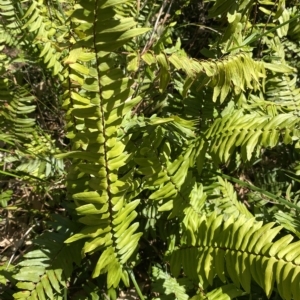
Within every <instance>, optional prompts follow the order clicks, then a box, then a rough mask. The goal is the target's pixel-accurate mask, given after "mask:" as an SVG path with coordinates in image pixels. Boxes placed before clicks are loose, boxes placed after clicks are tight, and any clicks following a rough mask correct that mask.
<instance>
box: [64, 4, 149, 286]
mask: <svg viewBox="0 0 300 300" xmlns="http://www.w3.org/2000/svg"><path fill="white" fill-rule="evenodd" d="M125 3H130V1H127V0H119V1H85V0H84V1H79V3H78V4H77V5H76V9H75V10H74V11H73V12H72V14H71V16H70V19H71V22H72V24H74V25H75V24H77V25H75V26H77V27H75V28H74V30H75V32H76V34H78V35H79V36H80V37H81V38H80V41H78V42H76V43H75V44H74V45H73V47H72V49H71V51H70V53H69V56H68V57H66V59H65V61H64V64H65V66H66V67H65V71H64V77H65V78H66V80H65V82H64V84H65V86H66V87H68V88H67V89H66V91H65V94H64V100H65V103H64V107H65V108H66V109H67V110H68V112H67V118H68V120H69V121H70V123H69V125H68V127H69V128H68V130H69V133H68V137H69V138H70V139H71V140H72V142H73V150H74V151H72V152H69V153H67V154H66V155H64V156H65V157H70V158H73V159H74V161H73V169H72V170H71V172H70V173H69V183H68V186H69V187H70V189H69V193H70V194H72V197H73V199H74V201H75V203H76V204H77V209H76V211H77V213H78V214H79V215H81V218H80V219H79V221H80V222H81V223H82V224H84V227H83V229H82V230H81V232H79V233H77V234H75V235H74V236H72V237H71V238H69V239H68V240H66V243H71V242H74V241H76V240H79V239H87V241H86V243H85V246H84V247H83V253H94V252H97V251H101V255H100V258H99V260H98V262H97V264H96V266H95V269H94V272H93V277H97V276H99V275H100V274H102V273H107V286H108V287H111V286H113V287H117V286H118V284H119V282H120V280H121V279H122V280H123V282H124V283H125V285H128V284H129V277H128V273H127V271H126V269H125V268H124V265H125V264H126V262H127V261H128V260H129V258H130V257H131V255H132V254H133V253H134V251H135V250H136V248H137V245H138V241H139V238H140V237H141V235H142V233H136V230H137V228H138V223H137V222H136V223H133V221H134V219H135V217H136V215H137V212H136V211H135V208H136V206H137V205H138V204H139V200H134V201H130V200H131V198H130V196H129V194H130V192H131V191H132V189H133V188H134V187H135V186H134V184H133V182H134V181H132V172H128V173H125V174H119V169H120V168H121V167H124V166H125V165H126V164H127V163H128V162H129V161H130V159H131V156H130V155H129V154H127V153H126V152H125V147H126V144H127V143H128V141H129V137H124V138H121V139H119V134H118V131H119V129H120V127H121V124H122V119H123V117H125V115H126V114H127V113H128V112H129V111H130V109H131V108H132V107H133V106H134V105H136V104H137V103H139V101H140V100H141V98H140V97H137V98H134V97H133V94H134V90H133V88H132V86H133V84H134V80H133V79H130V78H127V77H125V76H124V74H123V70H122V69H121V68H120V67H119V66H118V65H116V61H115V57H116V55H114V54H113V53H109V52H108V51H113V50H116V49H117V48H119V47H121V46H123V45H124V44H125V43H126V42H127V41H129V40H132V39H133V38H134V37H136V36H138V35H140V34H142V33H144V32H146V31H148V29H145V28H135V25H136V22H135V21H134V19H133V18H124V17H122V16H120V15H119V14H117V13H116V9H122V4H125ZM78 24H79V25H78Z"/></svg>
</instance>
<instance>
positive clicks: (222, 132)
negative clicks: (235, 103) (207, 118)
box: [206, 110, 299, 162]
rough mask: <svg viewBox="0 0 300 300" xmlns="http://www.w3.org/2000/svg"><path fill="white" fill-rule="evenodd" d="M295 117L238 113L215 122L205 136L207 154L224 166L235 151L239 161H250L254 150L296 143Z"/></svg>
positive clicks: (297, 135)
mask: <svg viewBox="0 0 300 300" xmlns="http://www.w3.org/2000/svg"><path fill="white" fill-rule="evenodd" d="M297 123H298V117H297V116H295V115H294V114H280V115H277V116H274V117H270V116H259V115H256V114H248V115H244V114H243V112H242V111H241V110H237V111H235V112H234V113H233V114H232V115H230V116H229V115H227V116H225V117H223V118H219V119H216V120H215V122H214V124H213V125H212V126H211V127H210V129H209V130H208V131H207V133H206V137H207V139H211V145H210V153H211V154H212V155H213V158H214V159H215V160H216V161H218V162H226V161H227V160H228V159H229V158H230V156H231V154H232V153H233V151H234V149H235V148H236V147H241V155H242V158H243V159H244V160H245V161H246V160H250V159H251V157H252V156H253V152H254V150H255V149H256V147H257V146H263V147H275V146H276V145H278V143H279V142H283V143H285V144H290V143H292V142H293V141H294V140H298V138H299V133H298V129H297V125H296V124H297Z"/></svg>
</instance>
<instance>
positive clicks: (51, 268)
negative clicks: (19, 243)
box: [13, 216, 82, 300]
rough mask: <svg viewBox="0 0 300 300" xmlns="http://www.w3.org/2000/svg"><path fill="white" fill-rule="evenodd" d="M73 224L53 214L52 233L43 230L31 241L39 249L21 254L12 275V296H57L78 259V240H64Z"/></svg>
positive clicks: (39, 299)
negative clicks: (13, 281) (73, 241)
mask: <svg viewBox="0 0 300 300" xmlns="http://www.w3.org/2000/svg"><path fill="white" fill-rule="evenodd" d="M76 228H77V227H76V224H74V223H73V222H71V221H70V220H68V219H65V218H62V217H58V216H57V217H56V221H55V222H53V229H54V230H53V232H50V231H48V232H45V233H44V234H43V235H42V236H41V237H39V238H38V239H37V240H36V241H35V244H36V245H39V247H40V249H43V250H40V249H38V250H33V251H30V252H28V253H26V254H25V255H24V260H22V261H21V262H20V263H19V264H18V265H17V266H16V268H18V272H17V273H16V274H15V275H14V276H13V277H14V279H16V280H17V281H18V282H17V284H16V287H17V288H18V289H20V290H21V291H20V292H17V293H15V294H14V295H13V296H14V299H24V300H25V299H27V300H30V299H38V300H43V299H46V298H48V299H57V300H59V299H61V297H62V296H63V295H64V289H65V288H67V285H68V280H69V279H70V276H71V274H72V271H73V264H74V263H75V264H77V265H78V264H79V263H80V261H81V247H82V243H80V242H77V243H75V244H73V245H72V246H71V245H66V244H64V240H65V239H66V238H67V237H68V236H69V235H70V233H71V232H74V230H76Z"/></svg>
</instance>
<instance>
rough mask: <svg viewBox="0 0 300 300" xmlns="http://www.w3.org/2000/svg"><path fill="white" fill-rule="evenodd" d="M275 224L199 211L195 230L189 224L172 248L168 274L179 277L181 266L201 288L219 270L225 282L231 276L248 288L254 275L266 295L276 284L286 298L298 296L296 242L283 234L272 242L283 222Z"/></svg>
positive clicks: (297, 250) (210, 282) (297, 251)
mask: <svg viewBox="0 0 300 300" xmlns="http://www.w3.org/2000/svg"><path fill="white" fill-rule="evenodd" d="M273 226H274V223H269V224H266V225H263V224H262V222H256V221H255V220H254V219H246V218H244V217H243V216H240V217H239V218H238V219H234V218H233V217H230V218H228V219H227V220H224V219H223V216H222V215H219V216H217V215H216V214H215V213H213V214H211V215H210V216H205V215H203V216H202V217H201V218H200V219H199V223H198V230H197V231H196V232H195V231H194V230H193V229H189V228H187V229H188V231H187V232H186V235H187V236H188V239H187V241H188V242H187V243H186V244H183V245H182V246H181V247H180V248H179V249H177V250H175V251H174V252H173V253H172V256H171V271H172V274H173V275H174V276H175V277H177V276H178V275H179V273H180V267H181V265H182V267H183V271H184V273H185V274H186V275H187V276H188V277H189V278H191V279H194V280H199V281H200V283H201V284H202V285H204V287H206V286H207V285H212V283H213V279H214V277H215V276H216V275H217V276H218V277H219V278H220V279H221V280H222V281H223V282H226V277H229V278H231V280H232V281H233V282H234V284H235V285H236V286H237V287H239V286H242V288H243V289H244V290H245V291H246V292H247V293H249V292H250V287H251V285H250V283H251V280H254V281H256V282H257V283H258V284H259V285H260V286H261V287H262V288H263V289H264V291H265V293H266V294H267V296H268V297H269V296H270V295H271V293H272V291H273V287H274V283H276V285H277V290H278V292H279V294H280V295H281V296H282V297H283V298H284V299H291V298H293V299H295V300H297V299H300V297H299V293H298V291H299V288H300V286H299V282H300V281H299V276H300V267H299V257H300V249H299V241H297V242H294V243H291V241H292V239H293V237H292V236H291V235H287V236H283V237H281V238H279V239H277V240H276V241H275V242H274V241H273V240H274V238H275V237H276V236H277V235H278V233H279V231H280V229H281V227H274V228H272V227H273ZM178 262H181V263H178Z"/></svg>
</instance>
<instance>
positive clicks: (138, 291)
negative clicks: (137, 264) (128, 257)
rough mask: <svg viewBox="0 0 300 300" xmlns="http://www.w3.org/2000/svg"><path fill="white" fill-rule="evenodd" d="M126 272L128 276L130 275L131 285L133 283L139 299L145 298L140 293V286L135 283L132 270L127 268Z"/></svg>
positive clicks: (143, 299)
mask: <svg viewBox="0 0 300 300" xmlns="http://www.w3.org/2000/svg"><path fill="white" fill-rule="evenodd" d="M128 273H129V276H130V278H131V280H132V282H133V285H134V287H135V289H136V291H137V293H138V295H139V297H140V299H141V300H145V298H144V296H143V294H142V292H141V290H140V287H139V285H138V283H137V282H136V280H135V276H134V273H133V271H132V270H131V269H129V270H128Z"/></svg>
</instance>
